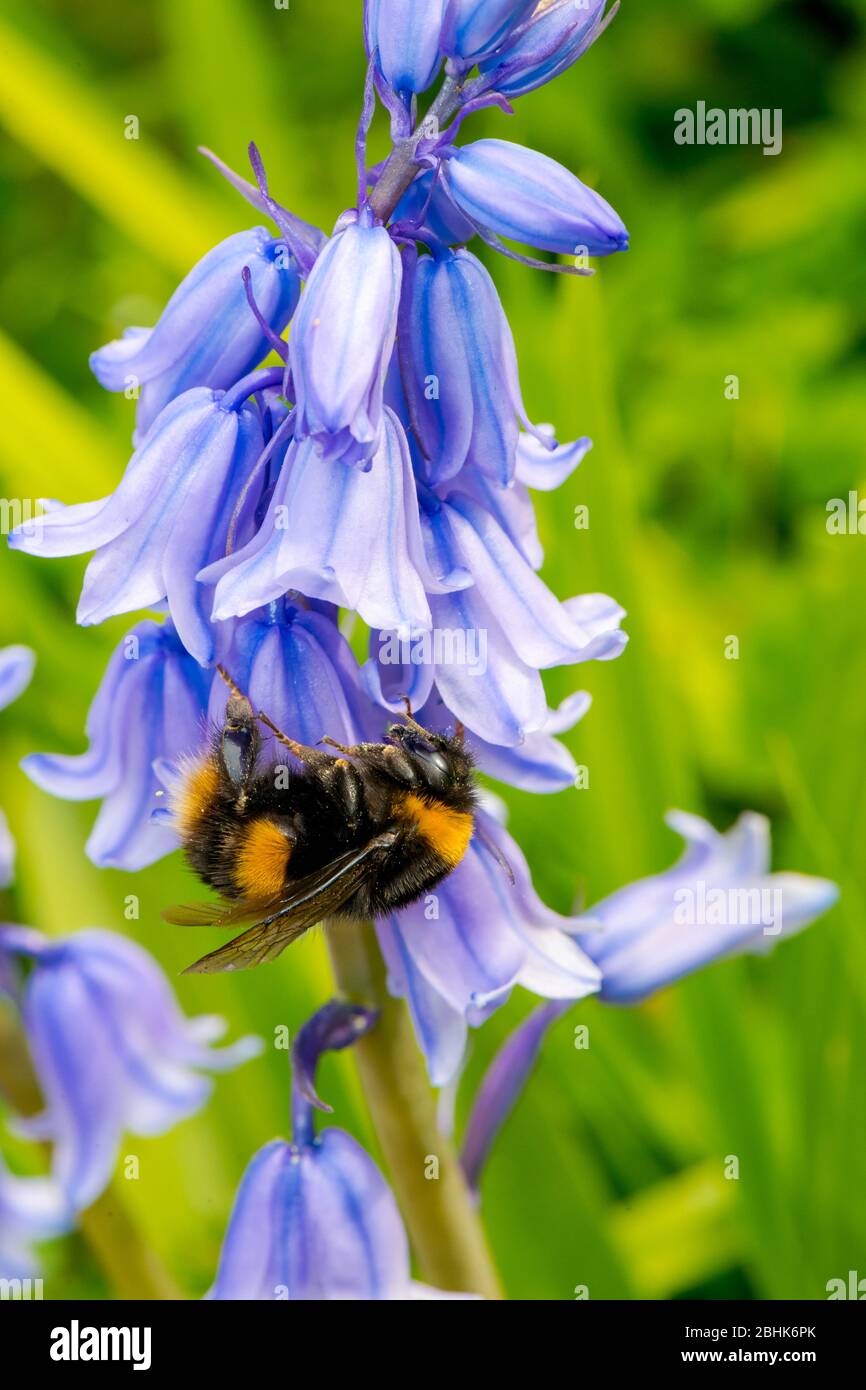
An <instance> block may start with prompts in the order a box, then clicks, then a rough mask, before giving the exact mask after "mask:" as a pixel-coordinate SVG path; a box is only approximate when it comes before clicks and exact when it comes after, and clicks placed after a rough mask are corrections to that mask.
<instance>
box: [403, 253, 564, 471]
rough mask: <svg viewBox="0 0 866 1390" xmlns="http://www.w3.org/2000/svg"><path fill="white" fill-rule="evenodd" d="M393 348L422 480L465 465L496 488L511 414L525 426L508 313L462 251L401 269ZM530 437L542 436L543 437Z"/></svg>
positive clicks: (509, 451) (513, 435) (508, 462)
mask: <svg viewBox="0 0 866 1390" xmlns="http://www.w3.org/2000/svg"><path fill="white" fill-rule="evenodd" d="M400 351H401V363H402V380H403V388H404V391H405V393H406V405H407V410H408V414H409V419H410V420H411V421H412V424H413V427H414V430H415V434H416V436H417V439H418V443H419V446H420V453H421V456H422V467H423V476H424V479H425V481H426V482H427V483H429V484H430V485H431V486H436V485H438V484H440V483H444V482H447V481H449V480H450V479H451V478H453V477H454V476H455V475H456V474H457V473H459V472H460V470H461V468H463V467H464V465H466V464H467V463H469V464H471V465H472V466H473V467H474V468H476V469H478V470H479V471H480V472H481V473H484V474H487V475H488V476H489V477H491V478H492V479H494V480H495V481H496V482H497V483H499V484H500V485H501V486H502V487H505V486H506V485H507V484H508V483H510V482H511V481H512V478H513V476H514V467H515V460H516V451H517V440H518V425H517V421H518V418H519V419H520V420H522V421H523V424H524V426H525V427H526V428H527V429H529V430H532V429H533V428H534V427H533V426H532V425H531V424H530V422H529V420H528V418H527V415H526V409H525V406H524V404H523V399H522V397H521V394H520V381H519V378H518V371H517V354H516V352H515V350H514V339H513V337H512V334H511V329H510V327H509V325H508V320H507V319H506V317H505V313H504V311H503V309H502V305H501V304H500V302H499V296H498V294H497V293H496V287H495V285H494V284H493V281H492V280H491V278H490V276H489V274H488V273H487V271H486V270H485V269H484V266H483V265H482V264H481V262H480V261H479V260H478V259H477V258H476V257H475V256H473V255H472V253H471V252H470V251H466V250H460V251H456V252H455V251H450V250H447V249H446V248H442V249H441V250H440V251H438V252H437V254H436V255H433V256H421V257H420V258H419V259H418V261H417V263H416V265H415V266H414V269H413V271H412V273H411V275H407V277H406V286H405V289H404V302H403V305H402V307H401V319H400ZM539 440H540V442H541V443H542V447H543V446H544V444H545V443H547V439H546V436H541V435H539ZM554 444H555V441H554V440H550V441H549V446H550V447H551V448H552V447H553V446H554Z"/></svg>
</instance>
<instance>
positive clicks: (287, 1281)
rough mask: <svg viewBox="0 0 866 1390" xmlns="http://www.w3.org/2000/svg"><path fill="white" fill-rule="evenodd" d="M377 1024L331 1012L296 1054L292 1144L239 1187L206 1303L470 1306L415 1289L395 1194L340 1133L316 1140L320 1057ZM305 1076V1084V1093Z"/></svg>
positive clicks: (276, 1145)
mask: <svg viewBox="0 0 866 1390" xmlns="http://www.w3.org/2000/svg"><path fill="white" fill-rule="evenodd" d="M374 1022H375V1016H374V1015H371V1014H370V1013H368V1012H365V1011H364V1010H361V1009H358V1008H354V1007H353V1006H351V1005H345V1004H339V1003H334V1004H330V1005H326V1006H325V1008H324V1009H322V1010H321V1011H320V1013H319V1014H318V1015H316V1016H315V1017H314V1018H313V1019H311V1020H310V1022H308V1023H307V1024H305V1025H304V1027H303V1028H302V1029H301V1031H300V1033H299V1035H298V1038H297V1040H296V1044H295V1071H294V1084H293V1105H292V1111H293V1142H292V1143H287V1142H286V1141H285V1140H282V1139H273V1140H272V1141H271V1142H270V1143H269V1144H266V1145H265V1146H264V1148H263V1149H260V1150H259V1152H258V1153H257V1154H256V1155H255V1157H254V1158H253V1159H252V1161H251V1163H250V1165H249V1167H248V1168H247V1170H246V1172H245V1173H244V1176H243V1178H242V1180H241V1185H240V1188H239V1190H238V1194H237V1197H236V1198H235V1204H234V1207H233V1209H232V1214H231V1219H230V1221H229V1226H228V1230H227V1232H226V1236H225V1241H224V1243H223V1248H222V1253H221V1255H220V1262H219V1269H218V1271H217V1277H216V1281H215V1283H214V1286H213V1288H212V1290H211V1292H210V1294H209V1295H208V1296H209V1297H210V1298H213V1299H220V1300H222V1299H225V1300H235V1301H240V1300H264V1301H267V1300H291V1301H292V1302H309V1301H311V1300H349V1299H351V1300H365V1301H366V1300H404V1299H417V1298H422V1299H428V1298H429V1299H432V1298H454V1297H457V1298H459V1297H466V1298H468V1297H471V1295H468V1294H466V1295H460V1294H448V1293H444V1292H442V1291H441V1290H439V1289H433V1288H429V1287H427V1286H426V1285H423V1284H418V1283H415V1282H414V1281H413V1280H412V1276H411V1271H410V1264H409V1242H408V1240H407V1238H406V1232H405V1229H404V1227H403V1223H402V1221H401V1219H400V1214H399V1212H398V1210H397V1203H396V1202H395V1200H394V1197H393V1194H392V1192H391V1190H390V1188H389V1187H388V1184H387V1183H386V1182H385V1179H384V1178H383V1177H382V1174H381V1173H380V1172H379V1169H378V1168H377V1167H376V1164H375V1163H374V1162H373V1160H372V1158H370V1156H369V1154H367V1153H366V1152H365V1151H364V1149H362V1148H361V1146H360V1144H359V1143H358V1142H357V1140H355V1139H353V1138H352V1137H351V1135H349V1134H346V1133H345V1131H344V1130H341V1129H334V1128H328V1129H325V1130H324V1131H323V1133H322V1134H320V1135H317V1134H316V1133H315V1129H314V1124H313V1113H314V1106H315V1107H317V1108H320V1109H328V1108H329V1107H327V1106H323V1105H322V1104H321V1102H320V1101H319V1100H318V1098H317V1097H316V1095H315V1090H314V1089H313V1083H314V1079H315V1068H316V1062H317V1060H318V1056H319V1055H320V1053H321V1052H322V1051H324V1050H325V1049H327V1048H333V1047H345V1046H348V1045H349V1044H350V1043H351V1042H352V1041H353V1040H354V1038H356V1037H358V1036H360V1034H361V1033H362V1032H364V1031H365V1030H366V1028H368V1027H369V1026H370V1025H371V1024H372V1023H374ZM299 1071H300V1073H301V1083H302V1084H300V1085H299Z"/></svg>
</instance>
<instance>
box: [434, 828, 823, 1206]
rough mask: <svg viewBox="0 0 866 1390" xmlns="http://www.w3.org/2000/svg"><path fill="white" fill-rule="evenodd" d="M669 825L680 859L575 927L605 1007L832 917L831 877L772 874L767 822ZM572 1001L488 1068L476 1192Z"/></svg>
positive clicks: (472, 1159) (478, 1127)
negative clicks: (681, 843) (550, 1033)
mask: <svg viewBox="0 0 866 1390" xmlns="http://www.w3.org/2000/svg"><path fill="white" fill-rule="evenodd" d="M667 821H668V824H669V825H670V826H671V827H672V828H673V829H675V830H676V831H678V833H679V834H681V835H682V836H683V838H684V839H685V841H686V849H685V852H684V854H683V856H682V858H681V859H680V860H679V862H678V863H677V864H675V865H674V866H673V868H671V869H667V870H665V872H664V873H660V874H654V875H652V876H651V877H649V878H644V879H639V880H638V881H637V882H636V883H631V884H628V885H627V886H626V887H625V888H620V889H619V890H618V891H617V892H615V893H612V894H611V895H610V896H609V897H607V898H604V899H602V901H601V902H599V903H596V904H595V905H594V906H593V907H591V908H590V909H589V910H588V912H587V914H586V917H585V918H584V919H582V920H578V921H577V923H576V924H574V923H573V924H572V926H571V927H570V931H571V932H572V934H573V939H574V940H576V941H578V942H579V943H580V945H581V946H582V948H583V949H584V951H586V954H587V955H588V956H589V957H591V958H592V960H593V961H594V962H595V964H596V965H597V966H598V967H599V969H600V971H601V987H600V990H599V998H600V999H602V1000H604V1001H605V1002H606V1003H611V1004H636V1003H640V1002H641V1001H642V1000H644V999H646V998H647V997H648V996H649V995H651V994H654V993H655V992H656V990H659V989H663V988H664V987H665V986H667V985H670V984H673V983H674V982H675V981H677V980H679V979H681V978H682V977H683V976H684V975H687V974H690V973H691V972H692V971H693V970H698V969H700V968H701V967H702V966H705V965H709V964H711V963H712V962H713V961H716V960H721V959H724V958H725V957H728V956H732V955H738V954H740V953H742V952H744V951H749V952H755V953H758V954H765V953H766V952H768V951H769V950H771V949H772V947H773V945H774V944H775V943H776V942H777V941H779V940H781V939H782V938H784V937H788V936H792V935H793V934H794V933H795V932H798V931H802V929H803V928H804V927H806V926H808V925H809V923H810V922H813V921H814V920H815V918H816V917H820V916H821V915H822V914H823V913H825V912H827V911H828V910H829V909H830V908H831V907H832V906H833V904H834V903H835V901H836V899H837V898H838V896H839V890H838V888H837V886H836V884H835V883H831V882H829V881H828V880H827V879H822V878H812V877H810V876H809V875H806V874H796V873H770V830H769V823H768V821H767V819H766V817H764V816H760V815H757V814H756V813H755V812H754V811H747V812H745V813H744V814H743V815H742V816H741V817H740V818H739V820H738V821H737V822H736V823H735V824H734V825H733V826H732V827H731V829H730V830H728V831H727V832H726V833H725V834H720V833H719V831H717V830H715V829H714V828H713V826H712V825H710V824H709V823H708V822H707V821H705V820H702V819H701V817H700V816H694V815H687V814H686V813H684V812H682V811H675V812H671V813H670V814H669V815H668V817H667ZM572 1002H573V1001H571V1002H570V1001H569V1000H567V999H556V1000H553V1001H551V1002H549V1003H547V1004H543V1005H541V1006H539V1007H538V1008H536V1009H535V1010H534V1011H533V1012H532V1013H531V1014H530V1015H529V1016H528V1017H527V1018H526V1019H525V1020H524V1021H523V1023H521V1024H520V1026H519V1027H518V1028H517V1029H515V1031H514V1032H513V1033H512V1035H511V1036H510V1037H509V1038H508V1040H507V1041H506V1042H505V1044H504V1045H503V1046H502V1048H501V1049H500V1051H499V1052H498V1053H497V1055H496V1057H495V1058H494V1060H493V1062H492V1063H491V1065H490V1067H489V1069H488V1071H487V1073H486V1075H485V1077H484V1080H483V1081H482V1084H481V1086H480V1088H479V1091H478V1094H477V1096H476V1098H475V1102H474V1105H473V1109H472V1113H471V1115H470V1119H469V1124H468V1126H467V1130H466V1136H465V1139H464V1147H463V1152H462V1155H461V1157H462V1162H463V1167H464V1170H465V1172H466V1175H467V1177H468V1178H469V1180H470V1182H471V1183H472V1185H473V1186H475V1187H477V1185H478V1180H479V1177H480V1173H481V1168H482V1166H483V1164H484V1161H485V1159H486V1157H487V1155H488V1153H489V1152H490V1149H491V1147H492V1145H493V1142H494V1140H495V1138H496V1135H497V1133H498V1132H499V1130H500V1128H501V1126H502V1124H503V1123H504V1121H505V1119H506V1118H507V1116H508V1115H509V1114H510V1112H511V1110H512V1109H513V1108H514V1105H515V1104H516V1103H517V1100H518V1098H519V1096H520V1094H521V1092H522V1090H523V1087H524V1086H525V1084H526V1081H527V1079H528V1077H529V1075H530V1073H531V1071H532V1068H533V1066H534V1064H535V1061H536V1058H537V1057H538V1053H539V1051H540V1048H541V1045H542V1043H543V1041H544V1038H545V1035H546V1033H547V1030H548V1029H549V1028H550V1026H551V1025H552V1024H553V1023H555V1022H556V1021H557V1019H559V1018H561V1017H562V1015H563V1014H564V1013H567V1012H568V1010H569V1009H570V1008H571V1006H572Z"/></svg>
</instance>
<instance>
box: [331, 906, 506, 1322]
mask: <svg viewBox="0 0 866 1390" xmlns="http://www.w3.org/2000/svg"><path fill="white" fill-rule="evenodd" d="M326 932H327V939H328V947H329V950H330V953H331V960H332V962H333V967H334V974H335V977H336V980H337V984H338V986H339V988H340V990H341V991H342V993H343V994H345V995H346V996H347V997H348V998H349V999H350V1000H352V1002H353V1003H357V1004H363V1005H365V1007H367V1008H374V1009H377V1010H378V1011H379V1018H378V1021H377V1023H376V1026H375V1027H374V1028H372V1029H371V1030H370V1032H369V1033H367V1034H366V1036H364V1037H363V1038H360V1039H359V1040H358V1042H357V1043H355V1044H354V1046H353V1048H352V1052H353V1055H354V1057H355V1062H356V1065H357V1067H358V1072H359V1074H360V1077H361V1084H362V1086H363V1088H364V1093H365V1096H366V1100H367V1105H368V1107H369V1110H370V1114H371V1117H372V1120H373V1124H374V1126H375V1129H376V1132H377V1134H378V1136H379V1142H380V1143H381V1145H382V1150H383V1153H384V1155H385V1160H386V1162H387V1164H388V1168H389V1170H390V1175H391V1180H392V1184H393V1187H394V1191H395V1193H396V1196H397V1201H398V1203H399V1205H400V1208H401V1210H402V1213H403V1217H404V1219H405V1222H406V1226H407V1228H408V1231H409V1237H410V1239H411V1242H412V1245H413V1247H414V1249H415V1252H416V1254H417V1256H418V1260H419V1262H420V1265H421V1270H422V1272H423V1274H424V1277H425V1278H426V1279H428V1280H429V1281H430V1283H432V1284H435V1285H437V1286H438V1287H439V1288H443V1289H450V1290H452V1291H454V1292H461V1293H477V1294H481V1295H483V1296H484V1297H485V1298H491V1299H498V1298H501V1297H502V1290H501V1286H500V1284H499V1279H498V1276H497V1274H496V1270H495V1268H494V1265H493V1261H492V1259H491V1256H490V1251H489V1250H488V1247H487V1241H486V1238H485V1235H484V1230H483V1228H482V1225H481V1222H480V1220H479V1217H478V1212H477V1210H476V1208H475V1205H474V1203H473V1200H472V1197H471V1194H470V1192H469V1188H468V1186H467V1184H466V1180H465V1178H464V1176H463V1171H462V1169H461V1167H460V1164H459V1161H458V1158H457V1154H456V1151H455V1149H454V1146H453V1144H452V1143H451V1141H450V1140H449V1139H446V1138H445V1137H444V1136H443V1135H442V1134H441V1133H440V1131H439V1126H438V1124H437V1119H436V1103H435V1099H434V1096H433V1092H432V1090H431V1088H430V1084H429V1081H428V1079H427V1073H426V1070H425V1067H424V1060H423V1058H422V1056H421V1053H420V1052H419V1050H418V1047H417V1044H416V1042H415V1037H414V1033H413V1031H412V1023H411V1020H410V1018H409V1013H408V1010H407V1008H406V1006H405V1004H403V1002H402V1001H401V1000H397V999H392V998H391V996H390V995H389V994H388V990H387V987H386V980H385V964H384V961H383V960H382V956H381V953H380V951H379V946H378V942H377V940H376V933H375V929H374V928H373V926H372V924H371V923H367V922H365V923H363V924H362V925H360V926H359V925H358V924H357V923H354V922H340V921H331V922H328V923H327V924H326ZM433 1160H436V1162H435V1163H434V1162H433Z"/></svg>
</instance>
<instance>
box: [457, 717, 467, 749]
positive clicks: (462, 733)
mask: <svg viewBox="0 0 866 1390" xmlns="http://www.w3.org/2000/svg"><path fill="white" fill-rule="evenodd" d="M454 737H455V738H456V740H457V742H458V743H462V742H463V740H464V739H465V737H466V729H465V727H464V724H463V720H462V719H455V720H454Z"/></svg>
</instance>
